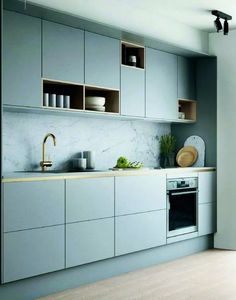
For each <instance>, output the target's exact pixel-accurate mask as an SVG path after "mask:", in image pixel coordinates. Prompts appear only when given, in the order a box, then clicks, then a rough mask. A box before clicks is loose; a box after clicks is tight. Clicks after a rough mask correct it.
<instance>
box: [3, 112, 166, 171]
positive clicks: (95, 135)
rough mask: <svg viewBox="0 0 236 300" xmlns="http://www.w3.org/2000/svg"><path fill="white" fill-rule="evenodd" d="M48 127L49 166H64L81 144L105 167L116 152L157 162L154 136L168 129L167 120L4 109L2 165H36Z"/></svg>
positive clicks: (112, 161)
mask: <svg viewBox="0 0 236 300" xmlns="http://www.w3.org/2000/svg"><path fill="white" fill-rule="evenodd" d="M48 132H51V133H53V134H55V135H56V138H57V146H56V147H54V146H53V145H52V141H51V140H49V141H48V144H47V153H48V154H50V157H48V158H50V159H52V161H53V163H54V165H53V168H55V169H60V168H64V167H67V165H68V162H69V161H70V159H71V158H72V157H78V153H79V151H81V150H95V151H96V168H98V169H107V168H110V167H113V166H114V165H115V164H116V160H117V158H118V157H119V156H121V155H122V156H123V155H124V156H126V157H127V158H128V159H130V160H131V161H133V160H139V161H143V162H144V165H145V166H158V165H159V162H158V156H159V137H160V136H161V135H162V134H166V133H168V132H170V125H168V124H156V123H151V122H144V121H123V120H122V121H121V120H112V119H93V118H83V117H74V116H68V117H66V116H60V115H59V116H56V115H42V114H27V113H13V112H4V115H3V171H4V172H10V171H17V170H18V171H21V170H31V169H37V168H39V162H40V160H41V159H42V141H43V138H44V136H45V135H46V134H47V133H48Z"/></svg>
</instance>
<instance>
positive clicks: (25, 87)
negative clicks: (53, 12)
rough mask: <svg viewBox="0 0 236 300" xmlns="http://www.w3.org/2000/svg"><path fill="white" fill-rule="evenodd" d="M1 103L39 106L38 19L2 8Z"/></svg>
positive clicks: (39, 43) (39, 22) (39, 31)
mask: <svg viewBox="0 0 236 300" xmlns="http://www.w3.org/2000/svg"><path fill="white" fill-rule="evenodd" d="M2 55H3V57H2V63H3V64H2V97H3V104H10V105H20V106H40V105H41V20H40V19H38V18H33V17H29V16H25V15H22V14H18V13H15V12H9V11H4V13H3V53H2Z"/></svg>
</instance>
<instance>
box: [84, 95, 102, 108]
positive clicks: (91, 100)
mask: <svg viewBox="0 0 236 300" xmlns="http://www.w3.org/2000/svg"><path fill="white" fill-rule="evenodd" d="M105 102H106V98H105V97H96V96H87V97H85V106H87V105H100V106H103V105H104V104H105Z"/></svg>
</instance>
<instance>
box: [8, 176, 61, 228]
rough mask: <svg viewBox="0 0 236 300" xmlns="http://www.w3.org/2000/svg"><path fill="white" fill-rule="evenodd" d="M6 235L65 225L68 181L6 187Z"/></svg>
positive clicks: (33, 182) (36, 182) (37, 182)
mask: <svg viewBox="0 0 236 300" xmlns="http://www.w3.org/2000/svg"><path fill="white" fill-rule="evenodd" d="M3 216H4V218H3V219H4V222H3V223H4V225H3V230H4V232H9V231H18V230H24V229H31V228H37V227H44V226H51V225H60V224H64V223H65V197H64V180H55V181H54V180H53V181H32V182H14V183H4V184H3Z"/></svg>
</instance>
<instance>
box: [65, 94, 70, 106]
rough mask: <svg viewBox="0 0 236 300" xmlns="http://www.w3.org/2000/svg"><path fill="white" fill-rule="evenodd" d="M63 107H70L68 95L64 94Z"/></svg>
mask: <svg viewBox="0 0 236 300" xmlns="http://www.w3.org/2000/svg"><path fill="white" fill-rule="evenodd" d="M64 108H70V96H68V95H65V96H64Z"/></svg>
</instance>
